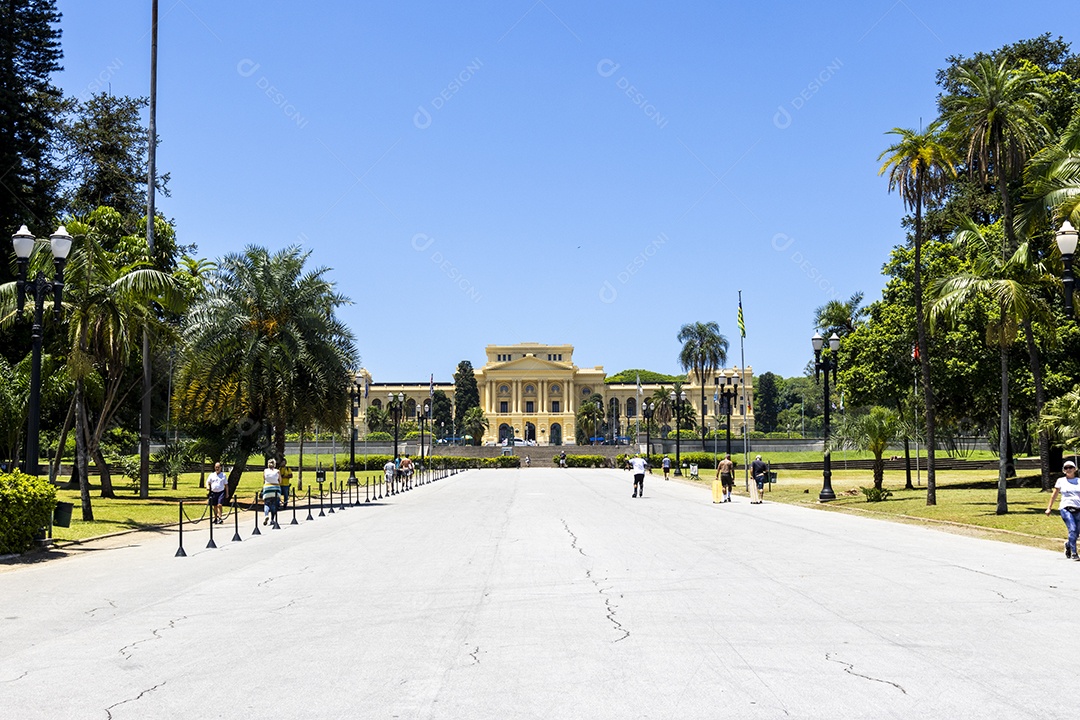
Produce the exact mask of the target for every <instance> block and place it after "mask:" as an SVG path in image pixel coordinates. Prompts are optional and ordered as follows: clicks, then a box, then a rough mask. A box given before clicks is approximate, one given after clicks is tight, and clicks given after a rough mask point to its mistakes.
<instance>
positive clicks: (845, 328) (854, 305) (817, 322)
mask: <svg viewBox="0 0 1080 720" xmlns="http://www.w3.org/2000/svg"><path fill="white" fill-rule="evenodd" d="M862 301H863V294H862V293H861V292H857V293H855V294H853V295H852V296H851V297H850V298H849V299H848V300H847V301H843V300H830V301H829V302H827V303H825V304H824V305H822V306H821V307H819V308H817V309H816V310H814V328H815V329H817V330H820V331H821V334H822V335H823V336H825V337H829V336H831V335H832V334H833V333H836V334H837V335H838V336H840V337H847V336H848V335H850V334H851V333H853V332H855V330H856V328H858V327H859V325H860V324H861V323H862V322H863V320H864V319H865V318H866V314H867V312H868V311H867V309H866V308H865V307H863V306H862Z"/></svg>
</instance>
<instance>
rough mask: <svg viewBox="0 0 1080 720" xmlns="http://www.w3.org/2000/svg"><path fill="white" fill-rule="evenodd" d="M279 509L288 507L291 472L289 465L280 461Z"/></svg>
mask: <svg viewBox="0 0 1080 720" xmlns="http://www.w3.org/2000/svg"><path fill="white" fill-rule="evenodd" d="M279 472H280V473H281V507H289V491H290V490H291V489H292V470H290V469H289V464H288V463H287V462H285V461H284V460H282V461H281V470H280V471H279Z"/></svg>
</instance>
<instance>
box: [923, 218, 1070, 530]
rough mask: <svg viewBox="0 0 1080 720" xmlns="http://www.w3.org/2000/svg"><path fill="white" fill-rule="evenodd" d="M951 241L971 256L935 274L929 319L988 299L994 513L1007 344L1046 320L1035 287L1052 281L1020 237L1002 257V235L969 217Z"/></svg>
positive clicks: (1005, 416)
mask: <svg viewBox="0 0 1080 720" xmlns="http://www.w3.org/2000/svg"><path fill="white" fill-rule="evenodd" d="M961 228H962V229H961V230H960V231H959V232H958V233H957V236H956V240H955V244H956V246H957V247H958V248H959V249H961V250H962V251H963V252H964V253H965V254H966V255H967V257H968V258H969V260H970V269H968V270H966V271H964V272H961V273H958V274H957V275H954V276H952V277H947V278H939V279H938V280H935V281H934V283H933V284H932V286H931V288H930V294H931V296H932V297H934V300H933V302H932V303H931V306H930V318H931V322H932V323H936V322H942V321H944V322H949V321H950V319H951V318H953V317H955V316H956V315H957V314H959V312H960V311H961V310H962V309H963V308H964V307H965V306H966V305H967V304H968V303H970V302H971V301H972V300H973V299H974V298H975V297H976V296H978V295H982V296H984V297H987V298H990V299H991V300H992V302H993V306H994V309H995V311H996V313H995V315H994V316H992V317H990V318H988V324H987V333H986V335H987V340H988V341H990V342H992V343H993V344H994V345H996V346H997V347H998V351H999V356H1000V364H1001V416H1000V427H999V431H998V433H999V438H998V440H999V444H1000V448H999V458H998V495H997V514H998V515H1004V514H1005V513H1007V512H1009V505H1008V499H1007V494H1006V491H1007V487H1008V485H1007V478H1008V457H1009V452H1008V438H1009V429H1010V428H1009V348H1010V347H1011V345H1012V344H1013V342H1014V341H1015V338H1016V334H1017V331H1018V328H1020V327H1021V325H1022V324H1023V322H1024V320H1038V321H1040V322H1047V321H1048V320H1050V313H1049V308H1048V307H1047V306H1046V302H1045V300H1044V299H1043V298H1042V297H1041V293H1040V292H1039V289H1040V286H1045V285H1048V284H1049V283H1050V282H1052V281H1051V280H1050V279H1049V276H1048V273H1047V272H1046V270H1045V268H1044V267H1043V266H1042V264H1041V263H1038V262H1036V261H1035V260H1034V259H1033V258H1032V257H1031V255H1030V253H1029V245H1028V243H1026V242H1025V243H1022V244H1021V245H1020V247H1018V248H1017V249H1016V250H1015V252H1013V253H1012V254H1011V256H1010V257H1008V258H1007V259H1004V260H1003V259H1002V258H1001V246H1002V245H1003V244H1005V243H1006V242H1007V240H1005V238H1004V237H1003V236H998V237H995V235H998V234H997V233H991V232H988V231H987V230H985V229H984V228H980V227H978V226H977V225H975V224H974V223H972V222H971V221H970V220H965V221H964V223H963V224H962V226H961Z"/></svg>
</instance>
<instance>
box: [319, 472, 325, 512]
mask: <svg viewBox="0 0 1080 720" xmlns="http://www.w3.org/2000/svg"><path fill="white" fill-rule="evenodd" d="M322 484H323V481H322V480H320V481H319V517H326V512H325V511H324V510H323V494H322Z"/></svg>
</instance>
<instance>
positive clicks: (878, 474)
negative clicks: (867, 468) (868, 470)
mask: <svg viewBox="0 0 1080 720" xmlns="http://www.w3.org/2000/svg"><path fill="white" fill-rule="evenodd" d="M884 481H885V459H884V458H883V457H882V456H881V455H875V456H874V487H875V488H877V489H878V490H880V489H881V484H882V483H883V482H884Z"/></svg>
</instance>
